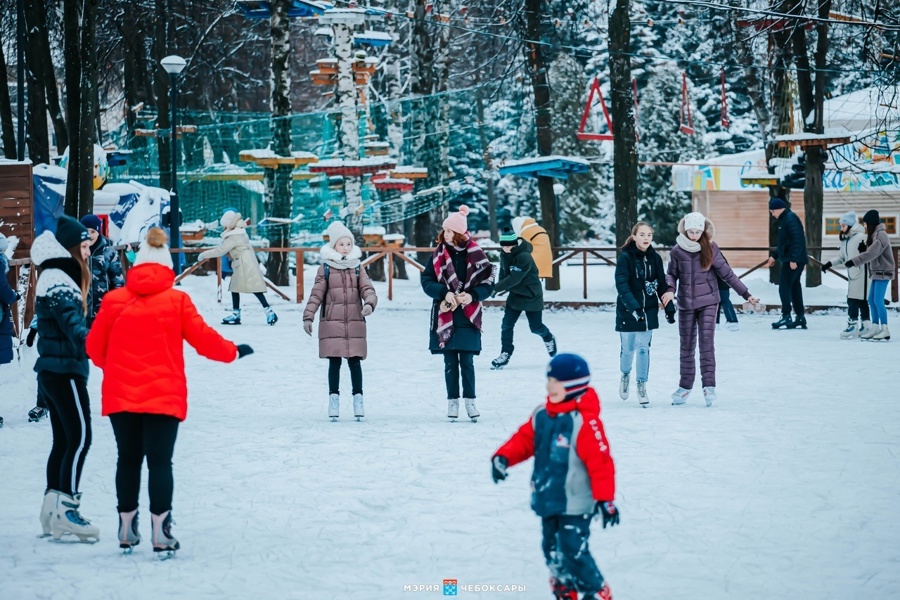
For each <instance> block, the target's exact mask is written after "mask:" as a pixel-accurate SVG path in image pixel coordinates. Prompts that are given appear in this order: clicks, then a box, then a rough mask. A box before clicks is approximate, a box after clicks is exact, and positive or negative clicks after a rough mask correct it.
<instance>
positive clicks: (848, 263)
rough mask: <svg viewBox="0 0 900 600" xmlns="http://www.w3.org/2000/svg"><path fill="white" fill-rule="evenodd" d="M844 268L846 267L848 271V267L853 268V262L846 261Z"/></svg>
mask: <svg viewBox="0 0 900 600" xmlns="http://www.w3.org/2000/svg"><path fill="white" fill-rule="evenodd" d="M844 266H845V267H847V268H848V269H849V268H850V267H852V266H853V261H852V260H848V261H847V262H845V263H844Z"/></svg>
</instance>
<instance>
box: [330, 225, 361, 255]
mask: <svg viewBox="0 0 900 600" xmlns="http://www.w3.org/2000/svg"><path fill="white" fill-rule="evenodd" d="M325 235H327V236H328V245H329V246H331V247H332V248H334V245H335V244H337V243H338V240H339V239H341V238H350V239H351V240H352V241H353V242H354V243H356V240H355V239H354V238H353V233H352V232H351V231H350V230H349V229H347V226H346V225H344V224H343V223H341V222H340V221H334V222H333V223H332V224H331V225H329V226H328V229H326V230H325Z"/></svg>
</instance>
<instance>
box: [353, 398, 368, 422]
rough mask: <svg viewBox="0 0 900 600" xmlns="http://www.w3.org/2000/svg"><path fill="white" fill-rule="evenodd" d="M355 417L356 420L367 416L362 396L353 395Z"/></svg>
mask: <svg viewBox="0 0 900 600" xmlns="http://www.w3.org/2000/svg"><path fill="white" fill-rule="evenodd" d="M353 416H354V417H356V418H359V417H364V416H366V409H365V407H364V406H363V395H362V394H353Z"/></svg>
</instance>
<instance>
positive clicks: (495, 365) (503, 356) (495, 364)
mask: <svg viewBox="0 0 900 600" xmlns="http://www.w3.org/2000/svg"><path fill="white" fill-rule="evenodd" d="M511 357H512V352H501V353H500V356H498V357H497V358H495V359H494V360H492V361H491V371H498V370H500V369H502V368H503V367H505V366H506V365H508V364H509V359H510V358H511Z"/></svg>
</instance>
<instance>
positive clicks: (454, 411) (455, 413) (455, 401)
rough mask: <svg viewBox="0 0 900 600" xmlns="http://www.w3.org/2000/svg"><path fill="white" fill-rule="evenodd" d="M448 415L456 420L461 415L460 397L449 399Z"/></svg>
mask: <svg viewBox="0 0 900 600" xmlns="http://www.w3.org/2000/svg"><path fill="white" fill-rule="evenodd" d="M447 417H448V418H450V419H452V420H456V419H457V418H458V417H459V398H449V399H448V400H447Z"/></svg>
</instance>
